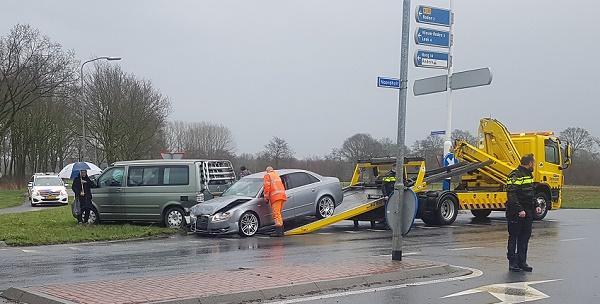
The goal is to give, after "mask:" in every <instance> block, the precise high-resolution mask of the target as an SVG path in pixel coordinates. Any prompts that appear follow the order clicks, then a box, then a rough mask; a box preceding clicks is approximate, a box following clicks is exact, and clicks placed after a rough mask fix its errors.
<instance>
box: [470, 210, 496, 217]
mask: <svg viewBox="0 0 600 304" xmlns="http://www.w3.org/2000/svg"><path fill="white" fill-rule="evenodd" d="M491 213H492V210H471V214H473V216H474V217H475V218H478V219H484V218H486V217H488V216H490V214H491Z"/></svg>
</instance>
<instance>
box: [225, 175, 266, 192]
mask: <svg viewBox="0 0 600 304" xmlns="http://www.w3.org/2000/svg"><path fill="white" fill-rule="evenodd" d="M262 186H263V180H262V178H242V179H240V180H239V181H237V182H235V184H233V185H231V187H229V189H227V190H225V192H223V195H222V196H234V195H235V196H248V197H256V195H258V191H260V189H261V188H262Z"/></svg>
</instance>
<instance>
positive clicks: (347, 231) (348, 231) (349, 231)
mask: <svg viewBox="0 0 600 304" xmlns="http://www.w3.org/2000/svg"><path fill="white" fill-rule="evenodd" d="M344 232H346V233H360V231H352V230H346V231H344Z"/></svg>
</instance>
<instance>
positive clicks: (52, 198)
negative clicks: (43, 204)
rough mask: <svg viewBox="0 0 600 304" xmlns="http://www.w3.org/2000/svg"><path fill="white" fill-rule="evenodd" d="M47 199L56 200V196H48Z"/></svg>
mask: <svg viewBox="0 0 600 304" xmlns="http://www.w3.org/2000/svg"><path fill="white" fill-rule="evenodd" d="M46 199H49V200H55V199H56V196H54V195H48V196H46Z"/></svg>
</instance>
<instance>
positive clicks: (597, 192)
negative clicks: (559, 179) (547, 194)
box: [562, 186, 600, 209]
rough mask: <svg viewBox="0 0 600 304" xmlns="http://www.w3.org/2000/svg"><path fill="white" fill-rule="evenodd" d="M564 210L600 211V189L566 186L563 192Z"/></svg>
mask: <svg viewBox="0 0 600 304" xmlns="http://www.w3.org/2000/svg"><path fill="white" fill-rule="evenodd" d="M562 208H568V209H599V208H600V187H593V186H566V187H565V188H564V191H563V202H562Z"/></svg>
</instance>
